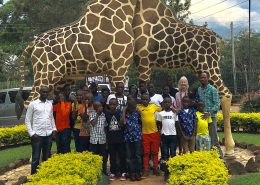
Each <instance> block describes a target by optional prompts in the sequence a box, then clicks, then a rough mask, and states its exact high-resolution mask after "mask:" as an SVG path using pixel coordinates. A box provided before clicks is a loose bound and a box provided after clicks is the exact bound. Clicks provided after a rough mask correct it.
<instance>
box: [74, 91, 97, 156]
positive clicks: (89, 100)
mask: <svg viewBox="0 0 260 185" xmlns="http://www.w3.org/2000/svg"><path fill="white" fill-rule="evenodd" d="M82 105H83V108H82V109H81V110H80V111H79V112H78V113H79V115H80V116H81V118H82V119H81V120H82V121H81V126H80V132H79V136H80V145H81V149H82V151H89V147H90V120H89V115H90V114H91V113H92V112H93V111H94V108H93V96H92V94H91V93H86V94H85V96H84V99H83V100H82Z"/></svg>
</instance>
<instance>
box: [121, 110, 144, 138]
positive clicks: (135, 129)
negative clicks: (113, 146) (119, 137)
mask: <svg viewBox="0 0 260 185" xmlns="http://www.w3.org/2000/svg"><path fill="white" fill-rule="evenodd" d="M141 125H142V124H141V115H140V112H139V111H138V110H135V111H134V112H132V114H131V115H127V114H126V127H125V130H124V141H125V142H135V141H141V140H142V126H141Z"/></svg>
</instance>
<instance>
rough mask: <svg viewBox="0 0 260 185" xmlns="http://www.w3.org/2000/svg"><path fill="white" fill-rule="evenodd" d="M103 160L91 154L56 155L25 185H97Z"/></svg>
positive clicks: (41, 166) (44, 163) (42, 165)
mask: <svg viewBox="0 0 260 185" xmlns="http://www.w3.org/2000/svg"><path fill="white" fill-rule="evenodd" d="M101 175H102V158H101V157H100V156H98V155H94V154H92V153H90V152H83V153H68V154H55V155H53V156H52V157H51V158H50V159H48V160H47V161H45V162H43V163H42V164H41V165H40V168H39V170H38V172H37V173H36V174H34V175H32V176H30V177H29V181H30V182H28V183H26V184H25V185H68V184H69V185H96V184H97V182H98V180H99V179H101Z"/></svg>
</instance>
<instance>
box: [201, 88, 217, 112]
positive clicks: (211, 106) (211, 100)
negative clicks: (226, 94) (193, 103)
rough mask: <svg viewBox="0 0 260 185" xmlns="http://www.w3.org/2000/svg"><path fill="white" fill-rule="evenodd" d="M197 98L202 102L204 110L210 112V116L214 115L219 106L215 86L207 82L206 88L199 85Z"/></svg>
mask: <svg viewBox="0 0 260 185" xmlns="http://www.w3.org/2000/svg"><path fill="white" fill-rule="evenodd" d="M197 99H198V100H201V101H203V102H204V104H205V109H204V111H205V112H210V113H211V117H216V114H217V112H218V110H219V106H220V100H219V94H218V91H217V89H216V88H215V87H213V86H212V85H210V84H208V85H207V87H206V88H202V87H199V88H198V94H197Z"/></svg>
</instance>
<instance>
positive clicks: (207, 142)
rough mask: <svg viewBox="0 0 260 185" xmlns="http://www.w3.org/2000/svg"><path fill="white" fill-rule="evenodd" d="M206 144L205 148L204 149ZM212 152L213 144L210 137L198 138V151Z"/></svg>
mask: <svg viewBox="0 0 260 185" xmlns="http://www.w3.org/2000/svg"><path fill="white" fill-rule="evenodd" d="M203 144H204V147H203ZM204 148H205V150H210V148H211V142H210V137H209V136H207V135H205V136H196V150H197V151H200V150H204Z"/></svg>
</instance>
